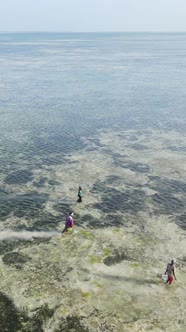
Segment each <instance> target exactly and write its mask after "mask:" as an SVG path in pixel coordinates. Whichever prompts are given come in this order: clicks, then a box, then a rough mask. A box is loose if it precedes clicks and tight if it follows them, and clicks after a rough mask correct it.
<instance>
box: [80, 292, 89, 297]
mask: <svg viewBox="0 0 186 332" xmlns="http://www.w3.org/2000/svg"><path fill="white" fill-rule="evenodd" d="M82 297H83V298H88V297H90V293H88V292H83V293H82Z"/></svg>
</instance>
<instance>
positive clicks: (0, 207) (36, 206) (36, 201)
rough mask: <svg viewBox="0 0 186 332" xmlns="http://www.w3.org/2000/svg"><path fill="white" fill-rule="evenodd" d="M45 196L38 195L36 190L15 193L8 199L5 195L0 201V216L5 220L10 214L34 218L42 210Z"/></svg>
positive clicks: (46, 196)
mask: <svg viewBox="0 0 186 332" xmlns="http://www.w3.org/2000/svg"><path fill="white" fill-rule="evenodd" d="M47 198H48V195H47V194H42V195H40V194H38V193H37V192H31V193H29V194H25V195H17V196H15V197H11V198H10V199H8V197H7V198H6V199H4V200H2V201H1V202H0V218H1V219H2V220H5V219H6V218H7V217H8V216H9V215H11V214H13V215H14V216H15V217H19V218H22V217H24V218H29V219H33V218H36V217H37V216H38V215H39V214H41V213H42V212H43V208H44V204H45V203H46V201H47Z"/></svg>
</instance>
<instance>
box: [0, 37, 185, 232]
mask: <svg viewBox="0 0 186 332" xmlns="http://www.w3.org/2000/svg"><path fill="white" fill-rule="evenodd" d="M185 53H186V34H133V33H132V34H125V33H123V34H122V33H118V34H112V33H111V34H109V33H108V34H93V33H92V34H79V33H77V34H62V33H61V34H60V33H59V34H54V33H51V34H26V33H25V34H0V73H1V80H0V87H1V89H0V99H1V103H0V132H1V142H0V157H1V158H0V167H1V178H0V179H1V183H0V185H1V187H0V190H1V202H3V203H2V204H3V208H2V207H1V217H2V218H3V220H6V218H7V217H9V216H10V215H12V214H13V215H16V216H17V217H20V218H21V217H23V216H26V217H27V218H29V217H30V216H32V218H35V217H36V215H35V212H34V211H35V210H34V209H36V211H40V209H41V208H42V202H41V201H42V200H43V202H45V203H46V201H47V195H48V192H47V189H46V190H45V191H46V192H45V196H43V195H42V196H38V192H37V190H38V188H41V187H42V185H43V184H44V183H45V182H46V179H45V178H44V176H43V178H42V177H40V179H39V180H38V182H36V180H35V178H34V176H35V175H34V172H36V170H38V169H42V168H43V167H45V166H48V167H50V166H55V165H60V164H61V163H64V162H65V161H64V158H65V156H66V155H67V154H69V153H74V152H77V151H78V150H81V149H86V147H87V146H89V145H90V139H92V137H94V138H93V141H94V148H93V150H96V147H95V146H96V145H97V147H98V146H99V145H100V144H101V143H100V142H99V140H97V141H96V135H97V133H98V132H99V133H100V132H104V131H105V130H108V132H109V131H112V130H114V131H116V132H117V133H118V134H119V133H120V132H122V133H123V131H126V132H127V131H129V130H133V131H136V133H137V137H138V136H139V134H140V133H145V132H147V131H148V132H150V131H151V130H156V131H160V132H161V133H165V134H166V135H168V136H167V145H166V149H168V150H169V152H170V151H172V153H174V152H175V151H176V153H178V154H180V156H181V155H182V154H185V151H186V144H183V142H182V144H180V141H179V140H178V139H177V140H176V139H175V140H174V141H171V140H170V144H169V143H168V141H169V138H168V137H169V135H170V138H171V137H172V132H174V133H177V134H178V135H182V136H183V137H184V134H185V132H186V109H185V105H186V94H185V86H186V57H185ZM127 137H128V136H126V137H125V140H128V138H127ZM87 139H88V141H87ZM136 140H137V138H136V137H130V140H129V141H128V143H129V144H131V142H132V141H134V145H135V142H136ZM125 143H126V142H125ZM134 148H135V149H136V150H140V149H141V150H143V149H145V147H144V146H143V145H140V144H139V142H136V145H135V147H134ZM143 153H144V152H143ZM113 158H114V157H113ZM133 158H135V156H133ZM136 162H138V161H136ZM115 163H116V166H117V165H118V164H117V163H119V160H118V159H117V158H115ZM123 165H124V166H123ZM120 166H121V162H120ZM122 167H125V168H128V169H130V170H131V167H132V168H133V169H132V171H134V172H136V170H137V172H142V173H143V172H144V165H141V166H140V165H137V164H135V165H134V164H132V165H131V162H130V163H129V162H128V161H127V162H126V163H124V164H123V162H122ZM145 167H146V170H147V172H148V168H149V167H150V166H149V165H145ZM139 168H140V170H139ZM116 174H117V171H116ZM113 175H114V174H113ZM47 180H48V181H51V184H50V185H51V186H52V181H54V182H53V184H56V183H55V181H56V179H55V178H54V177H51V179H47ZM151 180H153V181H155V182H156V186H160V183H163V185H162V186H161V189H162V192H163V193H164V192H170V188H171V190H173V193H175V190H176V193H179V195H180V196H181V197H179V199H181V202H180V203H179V204H178V205H179V206H181V208H180V209H177V210H176V213H179V214H180V216H181V220H185V218H184V214H183V205H184V203H185V201H184V198H183V197H184V193H185V180H184V175H183V177H182V174H181V173H180V182H176V183H175V182H173V184H171V185H170V182H166V181H164V182H161V180H160V179H151ZM174 180H175V179H173V181H174ZM34 181H35V182H34ZM33 182H34V183H35V185H34V186H35V187H34V188H35V192H34V193H33V188H32V193H31V191H29V190H30V189H29V188H27V190H26V189H25V187H24V186H25V184H29V183H31V184H33ZM158 183H159V184H158ZM15 185H16V186H18V185H19V190H20V192H21V195H22V194H23V193H22V192H23V191H24V192H25V191H26V192H25V193H24V194H25V195H26V197H25V196H24V197H23V196H21V198H20V197H19V199H18V200H17V199H15V196H16V190H17V189H15ZM77 186H78V183H77ZM175 186H176V189H175ZM152 187H153V186H152ZM173 188H174V189H173ZM180 188H181V189H180ZM12 195H13V196H12ZM34 195H35V196H34ZM128 195H129V197H130V193H129V194H128ZM33 196H34V197H36V198H35V199H34V200H33ZM11 197H14V198H11ZM116 197H118V196H117V195H116ZM10 198H11V202H10ZM122 199H123V196H122V197H121V200H122ZM161 199H162V198H161V197H160V198H159V197H156V196H155V197H154V198H153V201H154V202H155V204H158V203H157V202H158V201H159V200H160V201H161ZM164 199H165V200H166V197H165V195H164ZM18 201H19V202H20V204H18ZM116 201H117V199H116ZM23 202H24V204H23ZM33 202H34V203H33ZM161 204H162V203H161ZM170 204H172V200H171V199H169V200H168V203H167V201H166V204H165V205H166V207H167V211H168V209H169V206H170ZM22 205H24V206H26V209H27V210H26V211H27V212H26V214H24V213H23V212H22V213H21V212H20V210H19V209H17V206H19V208H20V209H21V206H22ZM35 205H37V207H36V206H35ZM108 206H109V207H108V210H109V209H110V212H113V210H114V209H117V208H118V207H117V204H116V205H115V206H114V203H113V202H112V207H111V208H110V205H108ZM32 208H33V211H32ZM176 208H177V205H176ZM18 210H19V211H18ZM41 210H42V209H41ZM58 210H59V209H58ZM2 211H3V212H2ZM32 212H33V213H32ZM108 212H109V211H108ZM134 213H135V210H134ZM164 213H165V212H164ZM171 213H172V212H171ZM52 218H53V217H52V216H50V220H51V219H52ZM51 224H52V223H51ZM52 225H53V224H52ZM51 227H52V226H51Z"/></svg>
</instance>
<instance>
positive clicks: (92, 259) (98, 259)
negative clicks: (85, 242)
mask: <svg viewBox="0 0 186 332" xmlns="http://www.w3.org/2000/svg"><path fill="white" fill-rule="evenodd" d="M89 259H90V262H91V263H92V264H96V263H102V258H101V257H100V256H89Z"/></svg>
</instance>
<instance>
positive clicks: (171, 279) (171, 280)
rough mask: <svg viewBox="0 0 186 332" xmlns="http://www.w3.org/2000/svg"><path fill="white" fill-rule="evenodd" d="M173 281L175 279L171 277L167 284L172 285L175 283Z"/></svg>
mask: <svg viewBox="0 0 186 332" xmlns="http://www.w3.org/2000/svg"><path fill="white" fill-rule="evenodd" d="M173 281H174V277H170V276H168V280H167V283H168V284H169V285H171V284H172V283H173Z"/></svg>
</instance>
